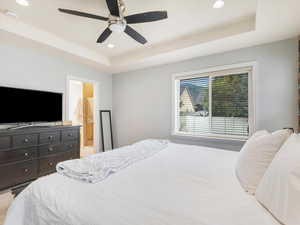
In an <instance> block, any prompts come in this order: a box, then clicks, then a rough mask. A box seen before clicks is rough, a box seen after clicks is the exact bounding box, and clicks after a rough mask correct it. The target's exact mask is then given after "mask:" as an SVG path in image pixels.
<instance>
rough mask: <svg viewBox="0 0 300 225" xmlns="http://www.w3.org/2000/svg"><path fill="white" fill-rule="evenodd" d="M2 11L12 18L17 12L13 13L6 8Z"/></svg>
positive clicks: (15, 16)
mask: <svg viewBox="0 0 300 225" xmlns="http://www.w3.org/2000/svg"><path fill="white" fill-rule="evenodd" d="M4 13H5V15H7V16H10V17H13V18H18V16H17V14H16V13H14V12H12V11H10V10H6V11H5V12H4Z"/></svg>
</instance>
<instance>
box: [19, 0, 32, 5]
mask: <svg viewBox="0 0 300 225" xmlns="http://www.w3.org/2000/svg"><path fill="white" fill-rule="evenodd" d="M16 2H17V3H18V4H19V5H22V6H29V2H28V0H16Z"/></svg>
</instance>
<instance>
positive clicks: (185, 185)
mask: <svg viewBox="0 0 300 225" xmlns="http://www.w3.org/2000/svg"><path fill="white" fill-rule="evenodd" d="M237 155H238V153H234V152H229V151H222V150H216V149H210V148H204V147H196V146H186V145H176V144H170V145H169V147H168V148H167V149H165V150H163V151H161V152H159V153H158V154H156V155H155V156H153V157H151V158H148V159H145V160H143V161H140V162H138V163H136V164H134V165H132V166H130V167H128V168H126V169H124V170H123V171H120V172H119V173H117V174H114V175H112V176H110V177H109V178H108V179H106V180H104V181H103V182H100V183H97V184H86V183H82V182H79V181H76V180H73V179H69V178H67V177H64V176H62V175H59V174H53V175H50V176H47V177H44V178H41V179H39V180H37V181H36V182H34V183H33V184H32V185H30V186H29V187H28V188H27V189H26V190H25V191H23V192H22V193H21V194H20V195H19V196H18V197H17V199H16V200H15V201H14V202H13V204H12V206H11V208H10V209H9V212H8V217H7V220H6V222H5V225H54V224H55V225H279V223H278V222H277V221H276V220H275V219H274V218H273V217H272V216H271V215H270V214H269V213H268V212H267V211H266V210H265V209H264V208H263V207H262V206H261V205H260V204H259V203H258V202H257V201H256V200H255V198H254V197H253V196H251V195H248V194H247V193H245V192H244V191H243V189H242V188H241V187H240V185H239V183H238V181H237V179H236V177H235V174H234V166H235V163H236V160H237Z"/></svg>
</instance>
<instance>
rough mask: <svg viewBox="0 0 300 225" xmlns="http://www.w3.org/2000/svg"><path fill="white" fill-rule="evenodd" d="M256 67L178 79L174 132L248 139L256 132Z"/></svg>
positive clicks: (188, 134)
mask: <svg viewBox="0 0 300 225" xmlns="http://www.w3.org/2000/svg"><path fill="white" fill-rule="evenodd" d="M251 77H252V67H244V68H235V69H226V70H219V71H212V72H205V73H199V74H198V75H197V74H196V75H192V76H176V77H175V82H174V85H175V89H174V90H175V107H174V108H175V112H174V121H173V122H174V133H175V134H177V135H187V136H213V137H230V138H246V137H248V136H249V133H250V132H251V130H252V129H253V124H252V123H253V118H252V117H253V115H252V114H253V113H252V111H253V106H252V96H251V93H252V90H251V89H252V83H251V81H252V79H251Z"/></svg>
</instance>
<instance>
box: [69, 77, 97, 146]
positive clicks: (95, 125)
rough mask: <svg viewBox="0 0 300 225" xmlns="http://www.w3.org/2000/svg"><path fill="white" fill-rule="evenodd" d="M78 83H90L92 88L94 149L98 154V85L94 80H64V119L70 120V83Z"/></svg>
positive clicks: (72, 78)
mask: <svg viewBox="0 0 300 225" xmlns="http://www.w3.org/2000/svg"><path fill="white" fill-rule="evenodd" d="M71 80H75V81H80V82H83V83H92V84H93V87H94V112H93V114H94V147H95V150H96V152H100V144H99V143H100V132H99V131H100V121H99V118H98V113H97V112H98V111H99V110H100V104H99V103H100V101H99V99H100V95H99V94H100V83H99V81H96V80H90V79H86V78H82V77H77V76H67V79H66V93H65V102H66V110H65V118H66V120H70V118H69V104H70V103H69V97H70V81H71Z"/></svg>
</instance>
